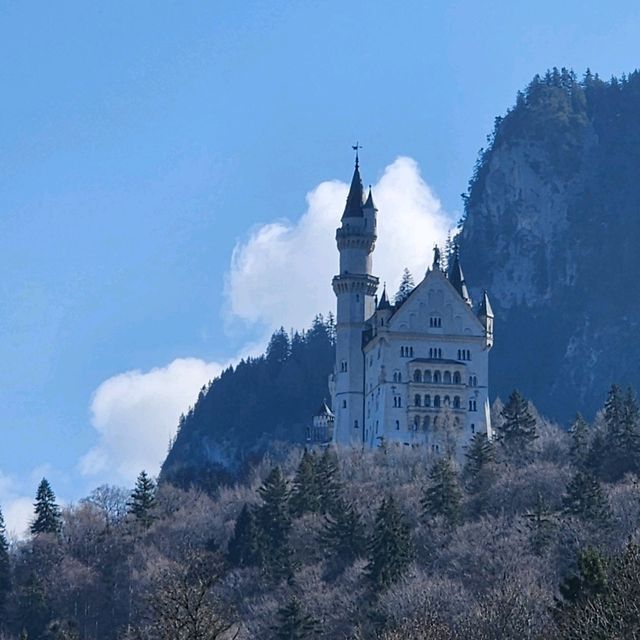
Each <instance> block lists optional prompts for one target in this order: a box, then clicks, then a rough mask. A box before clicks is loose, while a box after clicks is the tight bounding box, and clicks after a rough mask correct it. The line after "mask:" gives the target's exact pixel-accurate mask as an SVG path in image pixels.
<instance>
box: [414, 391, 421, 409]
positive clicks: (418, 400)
mask: <svg viewBox="0 0 640 640" xmlns="http://www.w3.org/2000/svg"><path fill="white" fill-rule="evenodd" d="M413 404H415V405H416V407H421V406H422V396H421V395H420V394H419V393H416V395H415V398H414V399H413Z"/></svg>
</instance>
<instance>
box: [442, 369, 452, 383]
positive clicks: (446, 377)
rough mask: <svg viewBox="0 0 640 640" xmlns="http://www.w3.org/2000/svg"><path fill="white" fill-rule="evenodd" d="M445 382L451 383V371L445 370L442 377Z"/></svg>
mask: <svg viewBox="0 0 640 640" xmlns="http://www.w3.org/2000/svg"><path fill="white" fill-rule="evenodd" d="M443 380H444V383H445V384H451V371H445V372H444V377H443Z"/></svg>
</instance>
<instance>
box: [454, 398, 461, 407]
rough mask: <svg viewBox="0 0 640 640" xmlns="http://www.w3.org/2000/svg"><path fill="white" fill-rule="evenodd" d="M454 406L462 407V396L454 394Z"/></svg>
mask: <svg viewBox="0 0 640 640" xmlns="http://www.w3.org/2000/svg"><path fill="white" fill-rule="evenodd" d="M453 408H454V409H459V408H460V396H454V397H453Z"/></svg>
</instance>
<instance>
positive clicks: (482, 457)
mask: <svg viewBox="0 0 640 640" xmlns="http://www.w3.org/2000/svg"><path fill="white" fill-rule="evenodd" d="M464 455H465V457H466V459H467V463H466V464H465V466H464V477H465V480H466V486H467V490H468V491H469V493H471V494H477V493H482V492H483V491H486V489H488V487H489V486H490V485H491V483H492V482H493V479H494V477H495V471H496V469H495V463H496V451H495V445H494V444H493V442H492V441H491V440H490V439H489V438H488V437H487V434H486V433H476V434H475V435H474V436H473V438H472V440H471V443H470V444H469V448H468V449H467V452H466V453H465V454H464Z"/></svg>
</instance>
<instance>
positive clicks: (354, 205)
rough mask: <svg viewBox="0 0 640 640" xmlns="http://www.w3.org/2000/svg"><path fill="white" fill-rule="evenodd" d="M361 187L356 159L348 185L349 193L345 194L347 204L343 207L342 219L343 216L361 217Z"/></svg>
mask: <svg viewBox="0 0 640 640" xmlns="http://www.w3.org/2000/svg"><path fill="white" fill-rule="evenodd" d="M362 203H363V189H362V178H360V168H359V167H358V161H357V159H356V168H355V169H354V171H353V178H351V186H350V187H349V195H348V196H347V204H346V205H345V207H344V213H343V214H342V219H343V220H344V219H345V218H362V216H363V213H362Z"/></svg>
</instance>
